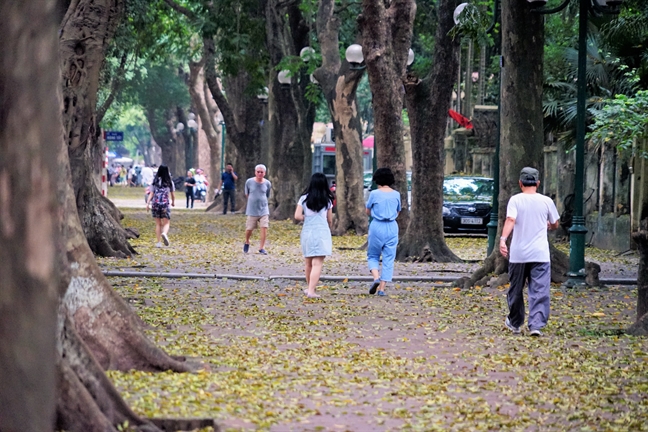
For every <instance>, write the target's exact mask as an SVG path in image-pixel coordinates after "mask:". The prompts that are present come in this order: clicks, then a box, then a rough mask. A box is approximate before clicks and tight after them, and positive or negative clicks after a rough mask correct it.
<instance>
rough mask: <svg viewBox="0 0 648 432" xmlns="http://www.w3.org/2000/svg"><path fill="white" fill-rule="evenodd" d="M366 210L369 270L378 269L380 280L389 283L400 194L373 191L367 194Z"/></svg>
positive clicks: (392, 266)
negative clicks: (369, 219) (368, 214)
mask: <svg viewBox="0 0 648 432" xmlns="http://www.w3.org/2000/svg"><path fill="white" fill-rule="evenodd" d="M367 208H368V209H370V210H371V217H372V220H371V224H370V225H369V237H368V245H367V262H368V264H369V270H372V269H379V268H380V255H382V271H381V272H380V280H381V281H385V282H391V280H392V276H393V275H394V259H395V258H396V246H398V224H397V223H396V217H397V216H398V212H400V210H401V199H400V192H398V191H390V192H383V191H381V190H374V191H372V192H371V194H369V200H368V201H367Z"/></svg>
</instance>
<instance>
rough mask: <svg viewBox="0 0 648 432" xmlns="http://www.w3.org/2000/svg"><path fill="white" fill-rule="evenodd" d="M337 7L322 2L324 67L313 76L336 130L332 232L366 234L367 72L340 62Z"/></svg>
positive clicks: (320, 29)
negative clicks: (362, 105) (363, 90)
mask: <svg viewBox="0 0 648 432" xmlns="http://www.w3.org/2000/svg"><path fill="white" fill-rule="evenodd" d="M334 5H335V2H334V1H333V0H320V4H319V11H318V13H317V36H318V39H319V42H320V49H321V53H322V66H321V67H320V68H318V69H317V70H315V72H314V73H313V75H314V76H315V78H316V79H317V81H318V82H319V84H320V86H321V87H322V92H323V93H324V97H325V98H326V102H327V105H328V108H329V112H330V113H331V118H332V119H333V129H334V130H335V165H336V166H335V168H336V175H335V194H336V213H335V220H334V221H333V229H332V230H331V232H332V234H333V235H343V234H345V233H346V232H347V231H348V230H354V231H355V232H356V234H359V235H363V234H366V233H367V230H368V228H369V226H368V225H369V224H368V219H367V214H366V213H365V202H364V175H363V174H364V171H363V164H362V152H363V149H362V126H361V124H360V116H359V114H358V104H357V98H356V90H357V89H358V84H359V83H360V79H361V78H362V75H363V74H364V70H352V69H350V68H349V64H348V63H347V62H346V61H345V62H344V63H343V62H342V61H341V59H340V51H339V31H340V22H339V19H338V17H337V16H336V15H335V13H334Z"/></svg>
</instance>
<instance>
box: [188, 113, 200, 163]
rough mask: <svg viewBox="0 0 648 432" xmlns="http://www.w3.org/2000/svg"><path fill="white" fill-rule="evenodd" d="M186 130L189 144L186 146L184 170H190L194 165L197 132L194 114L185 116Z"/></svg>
mask: <svg viewBox="0 0 648 432" xmlns="http://www.w3.org/2000/svg"><path fill="white" fill-rule="evenodd" d="M187 119H188V120H187V129H188V132H189V142H188V143H187V144H188V145H187V146H186V153H185V165H186V166H187V167H186V168H187V169H189V168H192V167H193V166H194V165H195V163H196V143H197V141H198V140H197V139H196V132H198V123H197V122H196V115H195V114H194V113H189V115H188V116H187Z"/></svg>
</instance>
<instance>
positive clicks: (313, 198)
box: [302, 173, 335, 212]
mask: <svg viewBox="0 0 648 432" xmlns="http://www.w3.org/2000/svg"><path fill="white" fill-rule="evenodd" d="M302 195H306V200H305V201H304V204H306V207H308V208H309V209H310V210H312V211H314V212H318V211H320V210H322V209H323V208H326V207H328V205H329V204H330V203H332V202H333V200H334V199H335V197H334V196H333V192H331V189H330V188H329V185H328V180H327V179H326V176H325V175H324V174H322V173H315V174H313V175H312V176H311V181H310V184H309V185H308V187H307V188H306V189H305V190H304V192H302Z"/></svg>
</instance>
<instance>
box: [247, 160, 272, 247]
mask: <svg viewBox="0 0 648 432" xmlns="http://www.w3.org/2000/svg"><path fill="white" fill-rule="evenodd" d="M265 175H266V167H265V165H263V164H259V165H257V166H256V167H254V177H252V178H249V179H247V181H246V182H245V197H246V198H247V207H246V209H245V214H246V215H247V219H246V221H245V244H243V252H244V253H248V251H249V250H250V237H251V236H252V231H254V229H255V228H256V227H257V226H258V227H259V228H260V231H261V239H260V242H259V253H260V254H262V255H268V252H267V251H266V250H265V242H266V236H267V235H268V227H269V226H270V207H269V206H268V198H270V190H271V189H272V183H270V181H268V180H266V179H265V178H264V177H265Z"/></svg>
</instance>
